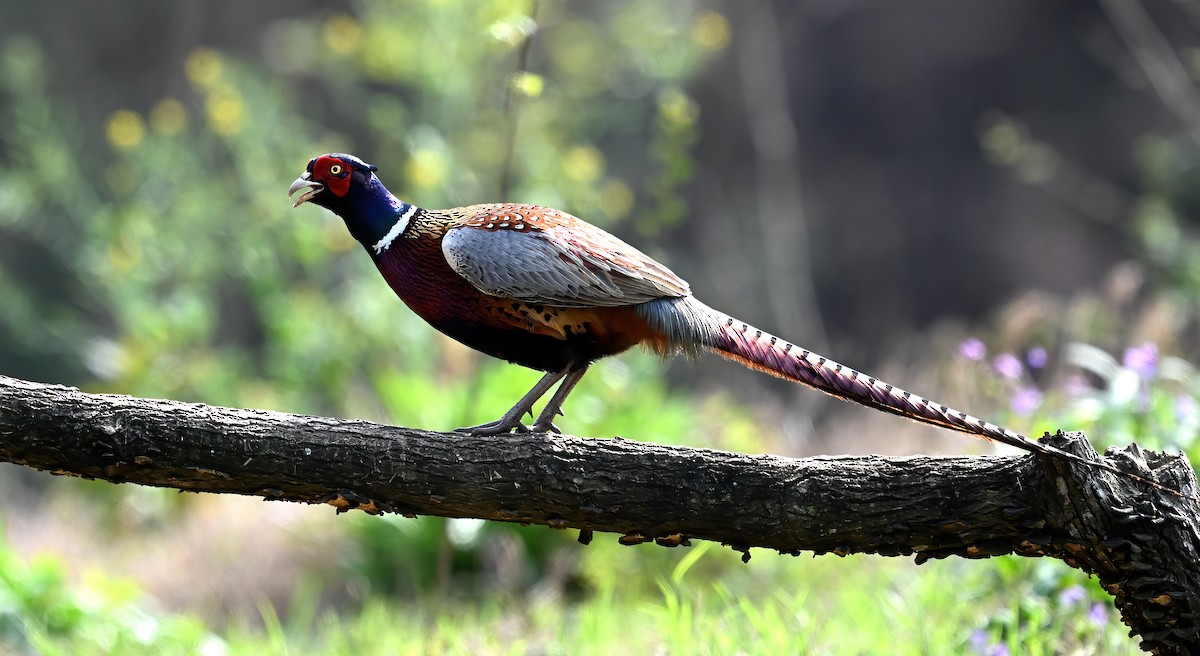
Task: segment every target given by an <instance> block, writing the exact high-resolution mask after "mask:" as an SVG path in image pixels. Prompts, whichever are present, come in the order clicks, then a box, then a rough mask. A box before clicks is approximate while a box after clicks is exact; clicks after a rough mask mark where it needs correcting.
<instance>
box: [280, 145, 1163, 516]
mask: <svg viewBox="0 0 1200 656" xmlns="http://www.w3.org/2000/svg"><path fill="white" fill-rule="evenodd" d="M375 171H376V167H374V166H372V165H370V164H367V163H366V162H364V161H362V160H361V159H359V158H357V157H354V156H352V155H345V154H328V155H322V156H320V157H316V158H314V159H313V160H312V161H310V162H309V163H308V168H307V170H306V171H305V172H304V173H303V174H301V176H300V177H299V178H297V179H296V181H295V182H293V183H292V186H291V187H290V188H289V189H288V195H289V196H291V195H292V194H294V193H296V192H297V191H299V190H304V193H303V194H301V195H300V196H299V197H298V198H297V199H296V202H295V206H299V205H300V204H301V203H304V202H308V201H311V202H313V203H316V204H317V205H320V206H321V207H325V208H327V209H329V210H331V211H333V212H334V213H335V214H337V215H338V216H340V217H341V218H342V219H343V220H344V221H345V222H346V227H347V228H349V230H350V234H351V235H353V236H354V238H355V239H357V240H358V241H359V242H360V243H361V244H362V245H363V246H364V247H365V248H366V250H367V253H368V254H369V255H370V256H371V260H372V261H373V262H374V263H375V266H376V267H378V269H379V272H380V273H381V274H383V278H384V279H385V280H386V281H387V282H388V284H389V285H391V287H392V290H393V291H395V292H396V295H397V296H399V297H400V298H401V299H402V300H403V301H404V302H405V303H406V304H408V306H409V307H410V308H411V309H412V310H413V312H416V313H417V314H418V315H419V316H420V317H421V318H422V319H424V320H425V321H427V322H429V324H430V325H432V326H433V327H434V328H437V329H438V330H440V331H442V332H443V333H445V334H446V335H449V336H450V337H452V338H454V339H456V340H458V341H459V342H462V343H463V344H466V345H467V346H470V347H471V348H474V349H476V350H478V351H482V352H484V353H487V354H488V355H491V356H494V357H497V358H501V359H504V360H508V361H509V362H512V363H515V364H519V365H522V366H525V367H529V368H531V369H537V370H539V371H545V372H546V375H545V376H543V377H542V379H541V380H539V381H538V382H537V384H536V385H534V386H533V389H531V390H529V392H527V393H526V394H525V395H524V396H523V397H521V399H520V400H519V401H517V403H516V405H514V406H513V407H512V409H510V410H509V411H508V412H506V413H504V416H502V417H501V418H500V419H498V420H496V421H493V422H490V423H487V424H482V425H480V426H474V427H471V428H465V429H460V430H464V431H469V432H471V433H473V434H476V435H495V434H500V433H508V432H510V431H513V430H522V431H523V430H530V429H532V430H534V431H539V432H545V431H554V432H557V431H558V429H557V428H556V427H555V426H554V423H553V420H554V418H555V416H556V415H558V414H560V409H561V408H562V404H563V401H565V400H566V398H567V395H568V394H570V393H571V389H572V388H574V387H575V384H576V383H578V382H579V379H580V378H582V377H583V375H584V373H585V372H587V369H588V366H589V365H590V364H591V363H592V362H594V361H596V360H598V359H600V358H603V357H607V356H610V355H616V354H618V353H621V352H622V351H625V350H627V349H629V348H630V347H632V346H635V345H638V344H641V345H645V346H648V347H650V348H651V349H653V350H654V351H656V352H658V353H659V354H660V355H663V356H667V355H671V354H675V353H683V354H686V355H688V356H693V357H694V356H696V355H698V354H699V353H701V352H703V351H712V352H714V353H716V354H717V355H720V356H722V357H724V358H728V359H730V360H733V361H735V362H740V363H741V364H743V365H745V366H747V367H750V368H753V369H757V370H759V371H764V372H766V373H768V374H771V375H774V376H778V377H780V378H785V379H787V380H791V381H794V382H797V383H800V384H802V385H807V386H809V387H812V388H814V389H817V390H820V391H822V392H825V393H826V394H830V395H833V396H836V397H838V398H841V399H845V400H848V401H853V402H855V403H859V404H862V405H865V406H868V407H872V408H876V409H878V410H883V411H885V412H891V413H894V414H897V415H901V416H904V417H908V418H910V419H915V420H917V421H920V422H924V423H927V424H933V425H936V426H942V427H944V428H949V429H952V430H956V431H961V432H964V433H970V434H973V435H977V436H980V437H983V438H986V439H990V440H995V441H997V442H1001V443H1004V444H1008V445H1011V446H1015V447H1017V448H1020V449H1023V450H1025V451H1029V452H1034V453H1039V454H1043V455H1049V456H1054V457H1058V458H1065V459H1067V460H1071V461H1075V462H1079V463H1083V464H1086V465H1089V466H1094V467H1100V468H1102V469H1106V470H1108V471H1112V472H1114V473H1117V474H1120V475H1122V476H1126V477H1130V478H1134V479H1137V480H1139V481H1142V482H1145V483H1148V484H1150V485H1152V486H1154V487H1156V488H1159V489H1164V490H1168V491H1171V492H1174V493H1175V494H1179V492H1177V491H1174V490H1170V489H1169V488H1166V487H1164V486H1162V485H1159V484H1157V483H1155V482H1153V481H1147V480H1145V479H1142V478H1141V477H1138V476H1135V475H1133V474H1130V473H1128V472H1123V471H1121V470H1118V469H1116V468H1115V467H1112V466H1111V465H1108V464H1107V463H1102V462H1096V461H1092V460H1087V459H1085V458H1081V457H1079V456H1076V455H1074V454H1071V453H1067V452H1065V451H1062V450H1059V449H1056V448H1054V447H1051V446H1049V445H1046V444H1042V443H1040V442H1035V441H1033V440H1031V439H1028V438H1026V437H1024V436H1022V435H1019V434H1017V433H1014V432H1012V431H1009V430H1007V429H1004V428H1001V427H999V426H996V425H995V424H991V423H988V422H985V421H983V420H980V419H977V418H975V417H972V416H971V415H968V414H966V413H965V412H960V411H958V410H954V409H952V408H948V407H946V406H945V405H942V404H940V403H934V402H933V401H930V400H928V399H925V398H922V397H920V396H917V395H916V394H911V393H909V392H906V391H904V390H902V389H900V388H898V387H895V386H893V385H889V384H888V383H885V382H883V381H881V380H878V379H876V378H874V377H872V376H868V375H866V374H863V373H861V372H859V371H855V370H854V369H851V368H849V367H846V366H843V365H841V364H839V363H837V362H834V361H833V360H830V359H828V358H825V357H823V356H821V355H818V354H816V353H812V352H810V351H809V350H807V349H805V348H802V347H800V346H797V345H795V344H793V343H791V342H789V341H787V340H784V339H780V338H778V337H776V336H774V335H771V334H768V333H766V332H765V331H762V330H759V329H758V328H755V327H753V326H751V325H749V324H747V323H746V322H744V321H739V320H737V319H734V318H733V317H731V316H729V315H727V314H724V313H722V312H718V311H717V310H714V309H712V308H710V307H708V306H707V305H705V304H704V303H701V302H700V301H699V300H697V299H696V298H695V297H694V296H692V293H691V289H690V288H689V287H688V284H687V282H685V281H684V280H683V279H681V278H680V277H679V276H677V275H675V274H674V273H672V272H671V270H670V269H668V268H667V267H665V266H663V265H662V264H659V263H658V262H656V261H654V260H653V259H651V258H650V257H648V256H647V255H645V254H643V253H641V252H640V251H638V250H637V249H635V248H633V247H632V246H630V245H629V244H626V243H625V242H623V241H621V240H620V239H617V238H616V237H614V236H612V235H611V234H609V233H607V232H605V231H604V230H601V229H600V228H597V227H595V226H593V225H591V224H589V223H587V222H585V221H583V220H582V219H579V218H576V217H574V216H571V215H570V214H567V213H566V212H561V211H558V210H555V209H551V208H548V207H539V206H537V205H522V204H512V203H496V204H487V205H471V206H469V207H458V208H454V209H447V210H427V209H422V208H419V207H417V206H415V205H411V204H409V203H406V202H404V201H402V200H400V199H399V198H396V197H395V196H393V195H392V194H391V193H390V192H389V191H388V190H387V189H386V188H385V187H384V186H383V183H382V182H380V181H379V178H378V177H376V175H375ZM559 381H562V384H561V385H560V386H559V388H558V390H557V391H556V392H555V393H554V395H553V396H552V397H551V398H550V401H549V403H547V404H546V406H545V407H544V408H543V409H542V411H541V413H540V414H539V415H538V416H537V418H536V419H535V420H534V422H533V424H532V426H530V427H529V428H526V427H525V425H524V424H522V423H521V419H522V417H524V415H525V414H527V413H528V414H530V415H531V416H532V414H533V412H532V408H533V404H534V403H536V402H537V401H538V400H539V399H540V398H541V397H542V396H544V395H545V394H546V392H548V391H549V390H550V388H552V387H553V386H554V385H555V383H558V382H559Z"/></svg>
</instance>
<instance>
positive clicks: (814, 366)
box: [708, 311, 1196, 500]
mask: <svg viewBox="0 0 1200 656" xmlns="http://www.w3.org/2000/svg"><path fill="white" fill-rule="evenodd" d="M713 312H714V315H712V318H713V319H715V320H716V321H717V323H718V327H716V330H715V331H713V332H712V333H711V334H710V335H708V338H709V340H710V341H709V343H710V344H712V347H711V348H712V349H713V351H714V352H715V353H717V354H718V355H720V356H722V357H724V358H727V359H730V360H733V361H735V362H740V363H741V364H743V365H745V366H747V367H750V368H752V369H757V370H759V371H763V372H766V373H768V374H771V375H773V376H778V377H780V378H784V379H786V380H790V381H793V382H797V383H800V384H801V385H807V386H808V387H811V388H813V389H816V390H820V391H822V392H825V393H826V394H829V395H832V396H836V397H838V398H840V399H844V400H847V401H853V402H855V403H858V404H861V405H865V406H867V407H871V408H875V409H878V410H883V411H884V412H890V413H893V414H897V415H900V416H903V417H908V418H909V419H914V420H916V421H919V422H923V423H926V424H933V425H934V426H941V427H943V428H949V429H951V430H956V431H961V432H963V433H970V434H972V435H976V436H979V437H982V438H985V439H989V440H994V441H996V442H1000V443H1002V444H1008V445H1009V446H1014V447H1017V448H1018V449H1022V450H1024V451H1029V452H1033V453H1038V454H1043V455H1047V456H1051V457H1055V458H1062V459H1065V460H1070V461H1072V462H1077V463H1080V464H1084V465H1087V466H1089V467H1098V468H1100V469H1104V470H1106V471H1110V472H1112V473H1114V474H1117V475H1119V476H1123V477H1125V478H1130V479H1133V480H1136V481H1139V482H1141V483H1145V484H1147V485H1149V486H1151V487H1154V488H1156V489H1159V490H1163V491H1165V492H1169V493H1171V494H1174V495H1176V496H1180V497H1184V498H1190V499H1194V500H1195V499H1196V498H1195V497H1191V496H1189V495H1185V494H1183V493H1181V492H1179V491H1178V490H1173V489H1171V488H1169V487H1167V486H1165V485H1162V484H1160V483H1157V482H1155V481H1151V480H1147V479H1145V478H1142V477H1141V476H1138V475H1136V474H1132V473H1130V472H1126V471H1122V470H1120V469H1117V468H1116V467H1114V466H1112V465H1110V464H1108V463H1106V462H1102V461H1096V460H1088V459H1087V458H1083V457H1080V456H1077V455H1075V454H1073V453H1068V452H1066V451H1063V450H1061V449H1056V448H1054V447H1052V446H1050V445H1048V444H1042V443H1041V442H1037V441H1034V440H1031V439H1029V438H1027V437H1025V436H1024V435H1021V434H1019V433H1015V432H1013V431H1010V430H1008V429H1005V428H1001V427H1000V426H997V425H995V424H992V423H989V422H986V421H983V420H982V419H979V418H977V417H973V416H971V415H969V414H967V413H965V412H962V411H959V410H955V409H953V408H949V407H947V406H945V405H942V404H940V403H934V402H933V401H930V400H929V399H926V398H923V397H920V396H917V395H916V394H913V393H911V392H908V391H905V390H902V389H900V388H899V387H895V386H894V385H889V384H888V383H885V382H883V381H882V380H879V379H877V378H875V377H873V376H868V375H866V374H864V373H862V372H859V371H856V370H854V369H851V368H850V367H847V366H845V365H843V364H840V363H837V362H834V361H833V360H830V359H829V358H826V357H824V356H821V355H818V354H816V353H813V352H811V351H809V350H808V349H805V348H801V347H799V346H796V345H794V344H792V343H791V342H788V341H785V340H783V339H780V338H778V337H776V336H774V335H771V334H769V333H767V332H764V331H762V330H759V329H758V328H755V327H754V326H751V325H749V324H747V323H744V322H742V321H738V320H736V319H734V318H732V317H729V316H726V315H723V314H720V313H716V312H715V311H713Z"/></svg>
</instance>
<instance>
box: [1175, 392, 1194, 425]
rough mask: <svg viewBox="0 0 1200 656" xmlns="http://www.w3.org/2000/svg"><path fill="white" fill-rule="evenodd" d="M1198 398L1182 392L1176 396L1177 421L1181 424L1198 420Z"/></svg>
mask: <svg viewBox="0 0 1200 656" xmlns="http://www.w3.org/2000/svg"><path fill="white" fill-rule="evenodd" d="M1196 414H1197V408H1196V399H1194V398H1192V396H1191V395H1190V394H1180V395H1178V396H1176V397H1175V421H1176V422H1178V423H1180V424H1190V423H1192V422H1193V421H1195V420H1196Z"/></svg>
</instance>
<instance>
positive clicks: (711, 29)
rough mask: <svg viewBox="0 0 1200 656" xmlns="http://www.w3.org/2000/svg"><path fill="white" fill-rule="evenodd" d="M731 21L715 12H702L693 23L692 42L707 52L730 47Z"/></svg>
mask: <svg viewBox="0 0 1200 656" xmlns="http://www.w3.org/2000/svg"><path fill="white" fill-rule="evenodd" d="M729 35H730V29H729V21H728V20H726V19H725V17H724V16H722V15H721V14H718V13H717V12H715V11H702V12H700V15H699V16H697V17H696V22H695V23H692V41H695V42H696V45H698V46H700V47H701V48H704V49H705V50H720V49H721V48H724V47H725V46H727V45H729Z"/></svg>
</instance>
